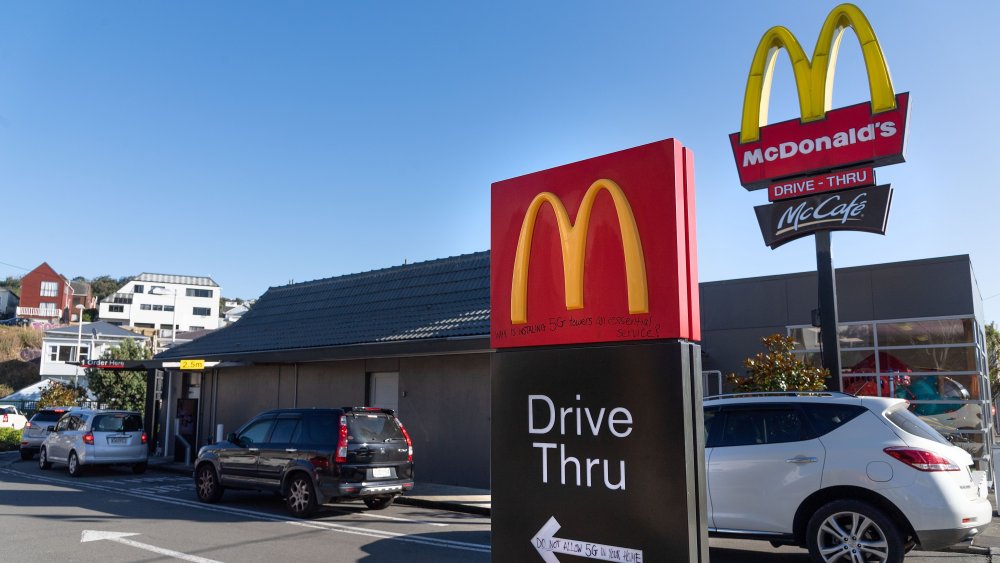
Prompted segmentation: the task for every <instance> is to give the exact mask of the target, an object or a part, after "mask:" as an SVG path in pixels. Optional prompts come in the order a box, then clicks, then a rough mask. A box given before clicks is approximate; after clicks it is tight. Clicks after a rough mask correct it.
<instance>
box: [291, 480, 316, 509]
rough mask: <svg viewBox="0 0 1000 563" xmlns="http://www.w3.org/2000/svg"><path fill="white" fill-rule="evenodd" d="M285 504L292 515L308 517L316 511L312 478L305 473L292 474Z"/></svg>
mask: <svg viewBox="0 0 1000 563" xmlns="http://www.w3.org/2000/svg"><path fill="white" fill-rule="evenodd" d="M285 505H286V506H287V507H288V511H289V512H291V513H292V515H293V516H297V517H299V518H308V517H310V516H312V515H313V513H315V512H316V507H317V502H316V489H315V488H313V484H312V479H310V478H309V476H308V475H306V474H305V473H297V474H296V475H293V476H292V478H291V480H290V481H289V483H288V494H287V495H285Z"/></svg>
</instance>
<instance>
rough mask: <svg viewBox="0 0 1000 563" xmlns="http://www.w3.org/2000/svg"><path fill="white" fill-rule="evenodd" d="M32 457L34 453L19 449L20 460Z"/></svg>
mask: <svg viewBox="0 0 1000 563" xmlns="http://www.w3.org/2000/svg"><path fill="white" fill-rule="evenodd" d="M33 457H35V454H33V453H31V452H29V451H26V450H21V461H31V458H33Z"/></svg>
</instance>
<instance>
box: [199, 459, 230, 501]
mask: <svg viewBox="0 0 1000 563" xmlns="http://www.w3.org/2000/svg"><path fill="white" fill-rule="evenodd" d="M194 489H195V492H196V493H197V494H198V500H200V501H201V502H207V503H209V504H214V503H216V502H219V500H220V499H222V493H223V492H224V491H225V489H224V488H223V487H222V485H221V484H220V483H219V476H218V474H216V473H215V468H214V467H212V464H210V463H205V464H203V465H202V466H201V467H199V468H198V471H197V473H195V478H194Z"/></svg>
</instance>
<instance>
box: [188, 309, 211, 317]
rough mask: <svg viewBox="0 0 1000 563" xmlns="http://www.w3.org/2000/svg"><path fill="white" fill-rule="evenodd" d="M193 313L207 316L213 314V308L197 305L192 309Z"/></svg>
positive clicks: (198, 315)
mask: <svg viewBox="0 0 1000 563" xmlns="http://www.w3.org/2000/svg"><path fill="white" fill-rule="evenodd" d="M191 314H193V315H195V316H197V317H207V316H209V315H211V314H212V310H211V309H209V308H208V307H195V308H194V309H192V311H191Z"/></svg>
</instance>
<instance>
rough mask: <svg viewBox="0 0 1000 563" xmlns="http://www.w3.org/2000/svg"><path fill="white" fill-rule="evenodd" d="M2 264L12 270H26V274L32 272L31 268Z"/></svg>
mask: <svg viewBox="0 0 1000 563" xmlns="http://www.w3.org/2000/svg"><path fill="white" fill-rule="evenodd" d="M0 264H3V265H4V266H10V267H11V268H17V269H18V270H24V271H25V272H30V271H31V268H25V267H23V266H15V265H14V264H8V263H6V262H0Z"/></svg>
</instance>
